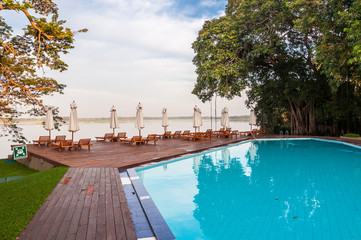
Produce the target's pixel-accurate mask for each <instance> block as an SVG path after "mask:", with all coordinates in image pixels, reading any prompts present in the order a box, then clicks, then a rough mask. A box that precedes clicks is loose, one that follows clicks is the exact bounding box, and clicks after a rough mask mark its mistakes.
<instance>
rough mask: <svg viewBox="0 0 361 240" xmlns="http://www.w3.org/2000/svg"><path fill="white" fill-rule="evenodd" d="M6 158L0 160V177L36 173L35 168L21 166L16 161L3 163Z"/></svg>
mask: <svg viewBox="0 0 361 240" xmlns="http://www.w3.org/2000/svg"><path fill="white" fill-rule="evenodd" d="M5 161H6V160H0V178H4V177H11V176H27V175H30V174H33V173H36V172H37V171H36V170H33V169H31V168H27V167H25V166H23V167H22V168H21V166H20V164H19V163H18V162H10V163H5Z"/></svg>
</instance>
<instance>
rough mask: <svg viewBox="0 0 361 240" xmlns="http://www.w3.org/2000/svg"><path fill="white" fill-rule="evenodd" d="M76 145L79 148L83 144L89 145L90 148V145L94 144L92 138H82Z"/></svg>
mask: <svg viewBox="0 0 361 240" xmlns="http://www.w3.org/2000/svg"><path fill="white" fill-rule="evenodd" d="M75 145H76V146H77V147H78V149H79V150H80V149H81V147H82V146H88V150H90V146H93V144H92V143H91V139H90V138H83V139H80V140H79V142H77V143H76V144H75Z"/></svg>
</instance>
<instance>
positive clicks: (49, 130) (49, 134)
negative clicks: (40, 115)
mask: <svg viewBox="0 0 361 240" xmlns="http://www.w3.org/2000/svg"><path fill="white" fill-rule="evenodd" d="M49 138H50V141H51V130H49Z"/></svg>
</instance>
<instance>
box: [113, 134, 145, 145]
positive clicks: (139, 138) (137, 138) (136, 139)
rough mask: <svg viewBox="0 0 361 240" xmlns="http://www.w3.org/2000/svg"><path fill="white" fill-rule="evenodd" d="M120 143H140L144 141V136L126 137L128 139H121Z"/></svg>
mask: <svg viewBox="0 0 361 240" xmlns="http://www.w3.org/2000/svg"><path fill="white" fill-rule="evenodd" d="M119 141H120V144H123V142H125V143H130V145H131V146H133V143H140V144H142V143H143V142H144V141H143V140H142V136H134V137H132V138H126V139H119Z"/></svg>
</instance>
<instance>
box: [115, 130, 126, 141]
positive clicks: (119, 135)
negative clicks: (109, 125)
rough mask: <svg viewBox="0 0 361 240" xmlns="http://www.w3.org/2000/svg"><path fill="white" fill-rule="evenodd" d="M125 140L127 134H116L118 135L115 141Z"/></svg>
mask: <svg viewBox="0 0 361 240" xmlns="http://www.w3.org/2000/svg"><path fill="white" fill-rule="evenodd" d="M126 138H127V133H126V132H120V133H118V135H117V136H116V137H115V141H117V142H118V140H119V139H126Z"/></svg>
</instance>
